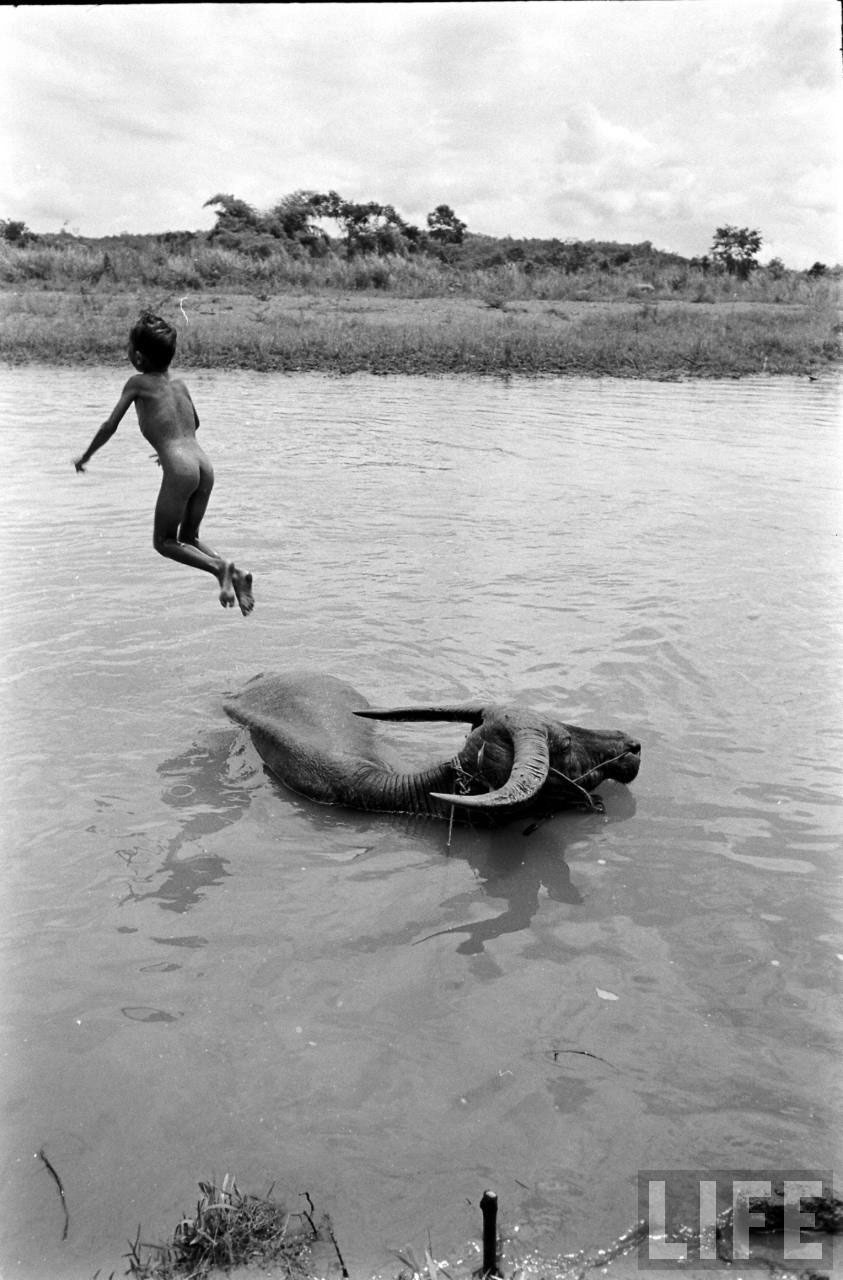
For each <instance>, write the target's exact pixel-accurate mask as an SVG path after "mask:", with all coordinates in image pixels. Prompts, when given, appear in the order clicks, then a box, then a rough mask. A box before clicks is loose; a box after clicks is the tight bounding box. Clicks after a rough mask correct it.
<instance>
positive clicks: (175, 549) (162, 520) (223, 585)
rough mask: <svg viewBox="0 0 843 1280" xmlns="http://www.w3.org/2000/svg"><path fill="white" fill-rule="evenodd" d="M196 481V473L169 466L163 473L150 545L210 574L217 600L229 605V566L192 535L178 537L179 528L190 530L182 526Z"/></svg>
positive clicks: (171, 557) (230, 565)
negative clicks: (214, 581)
mask: <svg viewBox="0 0 843 1280" xmlns="http://www.w3.org/2000/svg"><path fill="white" fill-rule="evenodd" d="M196 481H197V476H196V473H195V472H193V471H191V472H190V473H187V472H185V473H182V472H181V471H178V472H176V471H173V469H172V468H169V469H168V470H166V471H165V472H164V478H163V479H162V481H161V490H160V492H159V494H158V501H157V503H156V504H155V524H154V529H153V535H152V542H153V546H154V547H155V550H156V551H157V552H158V553H159V555H162V556H166V557H167V558H168V559H170V560H177V561H178V562H179V564H186V565H190V567H191V568H193V569H203V570H204V571H205V572H206V573H212V574H213V575H214V577H215V578H216V579H217V581H218V582H219V584H220V603H221V604H222V605H224V606H227V607H231V606H232V605H233V604H234V602H235V595H234V588H233V586H232V582H231V572H232V569H233V565H232V564H231V563H230V562H229V561H227V560H224V559H223V558H222V556H218V555H216V554H215V552H213V551H212V550H211V549H210V547H204V546H202V545H200V544H199V543H198V540H196V539H195V535H194V540H192V541H187V540H186V539H185V538H184V536H183V535H182V536H180V529H184V530H185V532H187V533H189V532H190V529H189V527H186V521H185V515H186V512H187V510H188V508H189V507H190V504H191V500H192V498H193V495H194V494H195V493H196V492H197V486H196ZM212 483H213V480H212ZM209 496H210V492H208V494H206V495H205V498H204V506H202V509H201V514H200V515H199V519H200V520H201V518H202V514H204V508H205V507H206V506H207V505H208V497H209Z"/></svg>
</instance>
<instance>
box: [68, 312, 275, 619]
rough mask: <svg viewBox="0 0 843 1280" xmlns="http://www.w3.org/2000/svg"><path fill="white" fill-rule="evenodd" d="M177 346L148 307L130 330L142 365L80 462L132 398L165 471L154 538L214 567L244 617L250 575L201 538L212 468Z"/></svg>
mask: <svg viewBox="0 0 843 1280" xmlns="http://www.w3.org/2000/svg"><path fill="white" fill-rule="evenodd" d="M175 350H176V331H175V329H173V328H172V326H171V325H169V324H167V322H166V320H162V319H161V318H160V316H156V315H153V314H152V313H151V312H150V311H144V312H142V314H141V316H140V318H139V319H138V321H137V324H135V325H134V327H133V328H132V331H131V333H130V334H129V350H128V355H129V360H130V361H131V363H132V364H133V365H134V366H135V368H136V369H137V370H138V372H137V373H136V374H135V376H134V377H132V378H130V379H129V381H128V382H127V383H126V385H125V387H124V388H123V393H122V395H121V396H120V399H119V400H118V401H117V404H116V405H115V407H114V409H113V410H112V411H111V413H110V414H109V416H108V417H107V418H106V420H105V422H104V423H103V424H102V426H101V427H100V429H99V431H98V432H97V433H96V435H95V436H94V438H93V440H92V441H91V443H90V444H89V445H88V448H87V449H86V450H85V452H84V453H83V454H82V455H81V457H79V458H76V459H75V461H74V466H75V467H76V470H77V471H84V470H85V466H86V464H87V462H88V460H89V458H91V456H92V455H93V454H94V453H96V451H97V449H100V448H102V446H103V445H104V444H105V443H106V441H108V440H110V439H111V437H112V436H113V435H114V432H115V431H116V430H117V427H118V424H119V423H120V420H121V418H122V417H123V415H124V414H125V412H126V410H127V409H128V407H129V405H130V404H134V406H135V410H136V412H137V415H138V424H139V426H140V429H141V434H142V435H143V437H144V439H145V440H148V441H149V443H150V444H151V445H152V447H153V449H154V450H155V452H156V453H157V454H158V461H159V463H160V464H161V468H162V470H163V472H164V475H163V478H162V480H161V491H160V493H159V494H158V501H157V503H156V504H155V524H154V527H153V534H152V545H153V546H154V547H155V550H156V551H157V552H158V553H159V555H162V556H168V557H169V559H170V560H178V561H179V563H180V564H189V565H191V566H192V567H193V568H194V569H204V570H205V572H206V573H212V574H213V575H214V577H215V578H216V579H217V581H218V582H219V584H220V604H221V605H222V606H223V607H224V608H232V607H233V605H234V603H235V600H236V602H237V604H239V606H240V612H241V613H242V614H243V615H244V616H245V615H247V614H249V613H251V612H252V609H253V608H254V605H255V601H254V597H253V596H252V575H251V574H250V573H243V572H241V570H240V569H236V568H235V567H234V565H233V564H232V562H231V561H230V560H224V559H223V558H222V556H218V555H217V553H216V552H215V551H212V550H211V548H210V547H209V546H207V544H206V543H204V542H200V541H199V525H200V524H201V522H202V517H203V516H204V514H205V510H206V508H207V506H208V500H209V498H210V496H211V490H212V489H213V487H214V469H213V467H212V466H211V463H210V460H209V458H208V456H207V455H206V453H205V452H204V450H203V449H202V448H201V447H200V445H199V443H198V441H197V439H196V431H197V429H198V427H199V416H198V414H197V412H196V409H195V408H194V406H193V401H192V400H191V398H190V392H189V391H188V389H187V387H186V386H185V384H184V383H183V382H182V381H181V380H180V379H172V380H171V378H170V373H169V367H170V361H171V360H172V358H173V355H174V354H175Z"/></svg>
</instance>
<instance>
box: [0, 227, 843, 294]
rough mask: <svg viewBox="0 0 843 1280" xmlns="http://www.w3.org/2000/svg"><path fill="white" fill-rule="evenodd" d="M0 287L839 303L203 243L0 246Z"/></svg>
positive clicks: (824, 287) (787, 286)
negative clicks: (643, 296) (263, 251)
mask: <svg viewBox="0 0 843 1280" xmlns="http://www.w3.org/2000/svg"><path fill="white" fill-rule="evenodd" d="M0 285H3V286H5V287H6V288H19V287H26V288H36V289H37V288H45V289H73V288H75V289H79V288H85V289H88V290H93V291H96V292H107V291H110V290H114V289H117V290H126V289H137V288H144V289H157V290H159V291H160V292H162V293H168V292H176V291H179V292H182V293H188V292H198V291H202V290H206V289H237V290H248V291H250V292H255V293H261V292H270V293H273V292H279V291H288V290H302V291H305V292H321V291H331V290H333V291H340V292H349V291H355V290H362V291H376V292H389V293H392V294H394V295H395V296H397V297H406V298H432V297H442V296H448V295H449V294H454V293H457V294H460V295H462V296H464V297H475V298H483V299H486V300H488V301H492V302H494V301H495V300H498V301H513V300H527V299H536V300H543V301H560V302H561V301H590V300H596V299H600V300H616V299H621V298H628V297H636V296H639V295H640V294H642V293H645V292H646V293H647V294H649V293H650V291H652V293H653V294H654V295H655V296H656V297H658V298H662V299H668V298H673V299H681V300H684V301H689V302H702V303H705V302H725V301H731V300H735V299H740V300H742V301H747V302H771V303H785V304H797V305H811V306H814V305H817V304H818V303H822V301H823V300H826V301H827V300H829V299H830V298H832V297H836V296H838V295H839V289H840V285H839V282H838V281H837V280H836V279H835V278H834V277H831V276H829V277H825V278H820V279H819V280H814V279H811V278H809V277H807V276H806V275H805V274H804V273H801V272H790V271H786V272H784V274H779V273H775V274H774V273H771V272H769V271H767V270H764V269H759V270H758V271H755V272H753V274H752V275H751V276H750V278H749V279H748V280H746V281H740V280H737V279H736V278H735V277H734V276H729V275H726V274H717V273H715V272H708V273H704V272H703V271H701V270H700V269H699V268H693V267H691V266H690V264H686V265H680V266H677V265H675V264H672V265H669V266H663V267H659V266H649V265H648V266H645V267H643V268H642V266H641V264H640V263H639V264H638V265H637V266H636V265H635V263H631V264H629V265H628V266H625V267H619V268H613V269H612V270H610V271H601V270H598V269H589V270H583V271H578V272H575V273H574V274H568V273H566V272H565V271H564V270H561V269H560V268H555V267H551V266H535V265H534V264H532V263H530V262H506V263H502V264H500V265H497V266H491V267H483V268H471V267H465V266H463V267H461V266H458V265H449V264H448V263H445V262H441V261H439V260H438V259H436V258H433V257H429V256H426V255H417V256H413V257H400V256H398V255H394V256H392V257H377V258H374V257H364V258H355V259H351V260H349V259H347V258H345V257H343V256H340V255H338V254H335V253H329V254H327V255H326V256H324V257H322V258H310V257H306V256H303V255H300V254H296V253H295V252H291V251H288V250H285V249H284V248H283V247H280V246H279V247H278V248H277V249H273V251H272V252H271V253H269V254H268V255H266V256H262V255H261V254H254V253H247V252H242V251H240V250H237V249H225V248H219V247H216V246H215V245H213V244H209V243H207V242H202V241H199V242H195V243H190V244H188V245H186V246H184V247H182V248H172V247H170V246H167V245H164V244H160V243H156V242H150V243H147V244H144V245H143V246H136V245H131V244H126V245H123V244H120V243H119V242H117V243H115V244H112V243H109V245H108V247H107V248H103V247H102V245H97V244H91V243H87V242H79V241H76V240H73V239H72V238H68V242H67V244H56V243H53V244H50V245H45V244H40V243H38V242H37V241H36V242H34V243H32V244H29V245H26V246H24V247H22V248H19V247H16V246H15V245H13V244H9V243H7V242H5V241H4V242H0Z"/></svg>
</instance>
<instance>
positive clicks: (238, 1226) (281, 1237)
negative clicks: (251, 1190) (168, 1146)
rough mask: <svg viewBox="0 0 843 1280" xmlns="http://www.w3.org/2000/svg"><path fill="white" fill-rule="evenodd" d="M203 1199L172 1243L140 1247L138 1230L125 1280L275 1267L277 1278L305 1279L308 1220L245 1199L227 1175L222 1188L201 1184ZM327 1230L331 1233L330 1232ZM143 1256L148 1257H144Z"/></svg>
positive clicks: (197, 1277)
mask: <svg viewBox="0 0 843 1280" xmlns="http://www.w3.org/2000/svg"><path fill="white" fill-rule="evenodd" d="M199 1189H200V1191H201V1192H202V1198H201V1200H200V1201H199V1203H198V1204H197V1206H196V1214H195V1216H194V1217H192V1218H183V1219H182V1221H181V1222H180V1223H179V1224H178V1226H177V1227H176V1229H175V1232H174V1233H173V1239H172V1242H171V1243H170V1244H166V1245H154V1244H144V1243H142V1242H141V1240H140V1230H138V1236H137V1238H136V1239H135V1241H134V1243H133V1244H132V1245H131V1246H130V1252H129V1253H128V1254H127V1255H126V1256H127V1259H128V1262H129V1270H128V1271H127V1272H126V1274H127V1275H128V1276H132V1277H135V1280H177V1277H190V1280H204V1278H205V1277H207V1276H211V1275H214V1274H217V1272H218V1271H220V1270H225V1271H227V1270H230V1269H231V1268H232V1267H235V1266H245V1265H249V1264H260V1265H262V1266H263V1265H267V1264H270V1263H271V1264H273V1265H274V1266H275V1267H276V1268H278V1271H277V1274H279V1275H280V1274H281V1273H282V1271H283V1274H285V1275H286V1276H287V1277H289V1280H304V1278H305V1277H307V1276H310V1275H311V1274H312V1273H311V1271H310V1269H309V1267H308V1261H307V1260H308V1258H309V1255H310V1248H311V1246H312V1245H313V1243H314V1241H316V1239H317V1238H318V1235H319V1229H318V1228H317V1226H316V1225H315V1223H314V1222H313V1219H312V1218H311V1216H310V1215H309V1214H307V1213H304V1214H290V1213H288V1212H286V1210H285V1209H284V1208H283V1206H282V1205H280V1204H278V1203H277V1202H276V1201H275V1200H272V1199H270V1198H269V1197H270V1195H271V1190H272V1189H271V1188H270V1191H269V1192H268V1193H267V1196H266V1197H265V1198H264V1197H261V1196H253V1195H243V1194H242V1193H241V1192H240V1190H239V1189H238V1187H237V1184H236V1182H235V1180H234V1178H233V1177H231V1176H230V1175H228V1174H226V1176H225V1177H224V1178H223V1180H222V1184H221V1186H219V1187H217V1186H215V1185H214V1184H213V1183H211V1182H200V1183H199ZM329 1230H330V1228H329ZM145 1255H146V1256H145Z"/></svg>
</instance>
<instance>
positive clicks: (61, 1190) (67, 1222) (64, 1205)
mask: <svg viewBox="0 0 843 1280" xmlns="http://www.w3.org/2000/svg"><path fill="white" fill-rule="evenodd" d="M38 1156H39V1158H40V1159H41V1160H43V1161H44V1164H45V1165H46V1166H47V1171H48V1172H49V1173H51V1174H52V1176H53V1181H54V1182H55V1184H56V1186H57V1187H58V1189H59V1195H60V1196H61V1207H62V1209H64V1231H62V1233H61V1238H62V1240H66V1239H67V1231H68V1228H69V1226H70V1214H69V1213H68V1212H67V1201H66V1200H65V1198H64V1187H63V1186H62V1185H61V1178H60V1177H59V1175H58V1174H57V1173H56V1171H55V1169H54V1168H53V1166H52V1165H51V1164H50V1162H49V1160H48V1159H47V1157H46V1155H45V1154H44V1148H43V1147H42V1148H41V1150H40V1151H39V1152H38Z"/></svg>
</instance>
